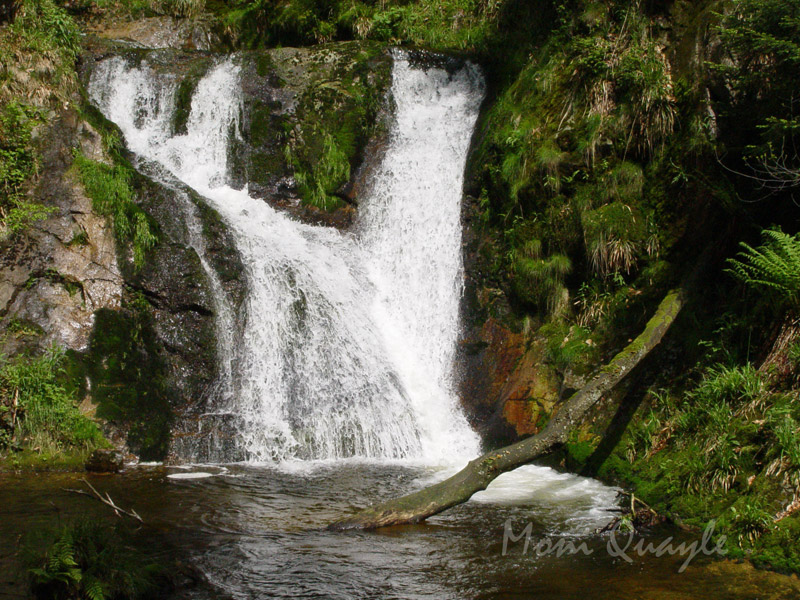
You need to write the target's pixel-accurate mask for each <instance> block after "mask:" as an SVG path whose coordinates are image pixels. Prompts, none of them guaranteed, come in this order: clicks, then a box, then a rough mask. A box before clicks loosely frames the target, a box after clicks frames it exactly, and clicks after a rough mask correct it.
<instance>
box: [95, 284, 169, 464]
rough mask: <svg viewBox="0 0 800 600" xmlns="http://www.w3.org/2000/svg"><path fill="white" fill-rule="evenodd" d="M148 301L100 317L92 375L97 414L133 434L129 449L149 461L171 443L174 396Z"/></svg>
mask: <svg viewBox="0 0 800 600" xmlns="http://www.w3.org/2000/svg"><path fill="white" fill-rule="evenodd" d="M143 303H146V300H143V299H138V300H134V301H133V302H131V303H129V308H127V309H122V310H109V309H101V310H100V311H98V312H97V313H95V324H94V328H93V330H92V337H91V341H90V344H89V358H88V363H89V366H88V373H89V376H90V379H91V382H92V385H91V393H92V400H93V401H94V403H95V404H96V405H97V407H98V408H97V415H98V416H99V417H101V418H103V419H106V420H108V421H111V422H112V423H114V424H116V425H117V426H119V427H121V428H123V429H124V430H127V431H128V445H129V446H130V448H131V449H132V450H133V451H134V452H136V453H137V454H138V455H139V456H140V457H141V458H142V459H143V460H158V459H162V458H163V457H164V456H165V455H166V452H167V449H168V444H169V435H170V423H171V421H172V410H171V406H170V398H171V394H170V391H169V388H168V385H167V375H166V366H165V363H164V361H163V359H162V358H161V356H160V355H159V354H158V351H157V343H156V336H155V332H154V330H153V327H152V322H151V319H150V317H149V315H148V313H147V310H146V308H145V307H144V306H142V304H143ZM137 305H138V306H137Z"/></svg>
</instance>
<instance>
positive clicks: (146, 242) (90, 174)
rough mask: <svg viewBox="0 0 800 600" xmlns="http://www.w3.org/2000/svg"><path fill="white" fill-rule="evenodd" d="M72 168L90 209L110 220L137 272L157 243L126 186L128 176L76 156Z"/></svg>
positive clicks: (123, 170)
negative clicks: (108, 217) (130, 254)
mask: <svg viewBox="0 0 800 600" xmlns="http://www.w3.org/2000/svg"><path fill="white" fill-rule="evenodd" d="M75 166H76V167H77V170H78V173H79V175H80V179H81V183H83V186H84V187H85V188H86V193H87V194H88V195H89V197H90V198H91V199H92V208H93V209H94V210H95V211H97V212H98V213H99V214H101V215H107V216H110V217H111V218H112V220H113V223H114V233H115V234H116V237H117V241H118V242H119V243H120V244H125V243H130V244H131V246H132V249H133V263H134V266H135V267H136V268H139V267H141V266H142V264H144V259H145V256H146V254H147V251H148V250H150V249H151V248H153V246H155V244H156V242H157V241H158V237H157V236H156V231H155V226H154V225H153V224H152V223H151V221H150V219H149V218H148V216H147V213H145V212H144V211H143V210H142V209H141V208H139V206H138V205H137V204H136V202H135V201H134V197H135V194H134V191H133V190H132V189H131V187H130V184H129V179H130V172H129V171H128V169H126V168H125V167H124V166H121V165H114V166H109V165H106V164H104V163H100V162H97V161H94V160H90V159H88V158H86V157H85V156H83V155H82V154H81V153H80V152H76V153H75Z"/></svg>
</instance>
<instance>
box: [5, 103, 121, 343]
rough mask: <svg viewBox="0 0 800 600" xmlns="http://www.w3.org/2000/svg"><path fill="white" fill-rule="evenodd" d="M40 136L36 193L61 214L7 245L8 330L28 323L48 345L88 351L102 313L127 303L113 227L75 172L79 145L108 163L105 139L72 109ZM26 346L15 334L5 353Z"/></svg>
mask: <svg viewBox="0 0 800 600" xmlns="http://www.w3.org/2000/svg"><path fill="white" fill-rule="evenodd" d="M38 135H39V137H40V144H41V146H42V149H43V156H42V168H41V173H42V175H41V179H40V181H39V184H38V186H37V188H36V190H35V195H36V196H37V198H38V199H39V201H41V202H42V203H43V204H45V205H46V206H49V207H51V208H52V210H53V212H52V215H51V216H50V218H48V219H47V220H45V221H41V222H39V223H38V224H36V225H35V226H34V227H33V229H32V230H31V231H30V233H29V234H28V235H27V236H24V237H23V236H17V237H16V238H13V239H11V240H7V241H6V242H4V243H3V245H4V248H3V249H2V252H0V326H5V327H8V326H9V325H10V324H11V323H12V322H14V323H17V324H24V325H26V326H27V327H28V328H31V327H32V328H33V329H35V330H38V331H40V332H43V333H42V335H41V336H40V338H39V340H38V343H39V345H41V346H43V347H44V346H49V345H51V344H53V343H56V344H59V345H62V346H64V347H65V348H68V349H71V350H76V351H84V350H86V349H87V347H88V345H89V337H90V333H91V329H92V325H93V314H94V312H95V311H96V310H98V309H100V308H118V307H119V306H120V304H121V301H122V288H123V278H122V275H121V273H120V270H119V268H118V266H117V255H116V250H115V243H114V233H113V228H112V227H111V226H110V224H109V223H108V222H107V221H106V219H105V218H104V217H101V216H99V215H97V214H95V213H94V212H93V210H92V201H91V200H90V199H89V198H88V197H87V196H86V194H85V193H84V191H83V188H82V187H81V185H80V183H79V182H78V180H77V178H76V176H75V174H74V173H73V172H71V171H70V170H69V167H70V165H71V163H72V148H73V147H74V145H76V141H77V143H78V145H79V146H80V148H81V151H82V152H83V153H84V154H85V155H86V156H90V157H95V158H96V159H101V158H103V148H102V141H101V139H100V136H99V135H98V133H97V132H96V131H95V130H94V129H93V128H92V127H91V126H90V125H89V124H88V123H86V122H84V121H82V120H80V119H79V117H78V115H77V113H75V112H74V111H69V110H68V111H65V112H63V113H62V114H61V115H60V117H59V118H58V119H57V120H55V122H54V123H53V124H52V125H51V126H49V127H48V128H47V130H40V131H39V132H38ZM12 329H13V327H12ZM25 341H26V340H25V339H24V337H19V338H17V337H14V336H12V337H11V338H9V339H8V340H7V344H6V347H5V349H4V350H5V351H6V352H9V353H13V352H15V351H16V350H17V349H18V348H19V346H20V345H21V344H24V343H25Z"/></svg>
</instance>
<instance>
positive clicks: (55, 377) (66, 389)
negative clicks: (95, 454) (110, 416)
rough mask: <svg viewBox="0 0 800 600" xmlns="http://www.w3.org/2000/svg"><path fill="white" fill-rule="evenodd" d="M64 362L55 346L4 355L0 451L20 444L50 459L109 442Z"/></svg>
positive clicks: (0, 374) (0, 388) (0, 364)
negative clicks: (81, 402)
mask: <svg viewBox="0 0 800 600" xmlns="http://www.w3.org/2000/svg"><path fill="white" fill-rule="evenodd" d="M65 363H66V358H65V353H64V351H63V350H61V349H59V348H57V347H53V348H51V349H49V350H48V351H46V352H45V353H44V354H42V355H41V356H38V357H30V356H24V355H20V356H17V357H15V358H8V357H0V452H3V453H8V451H9V450H10V449H12V446H13V447H19V448H22V449H26V450H28V451H30V452H32V453H34V452H35V453H37V455H38V457H39V458H40V459H41V461H42V462H44V463H46V462H48V461H50V462H53V461H54V460H56V461H57V460H58V457H59V456H60V455H61V454H70V453H78V454H81V455H83V454H85V453H87V452H88V451H90V450H92V449H93V448H97V447H106V446H107V445H108V442H107V441H106V440H105V438H104V437H103V434H102V433H101V432H100V429H99V428H98V426H97V425H96V424H95V423H94V422H93V421H91V420H90V419H88V418H87V417H86V416H84V415H83V414H82V413H81V412H80V410H79V409H78V407H77V402H78V398H77V395H76V393H75V391H74V390H73V389H70V387H71V386H70V384H69V382H67V381H65V379H66V371H65V368H64V367H65ZM15 460H16V459H12V462H14V461H15Z"/></svg>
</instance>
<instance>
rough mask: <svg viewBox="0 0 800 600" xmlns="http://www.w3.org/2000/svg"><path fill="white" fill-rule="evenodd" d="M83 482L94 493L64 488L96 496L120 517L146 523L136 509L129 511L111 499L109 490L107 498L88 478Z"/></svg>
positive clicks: (92, 496)
mask: <svg viewBox="0 0 800 600" xmlns="http://www.w3.org/2000/svg"><path fill="white" fill-rule="evenodd" d="M83 482H84V483H85V484H86V485H87V486H89V489H90V490H92V492H94V493H92V494H90V493H89V492H87V491H84V490H74V489H70V488H64V490H65V491H67V492H72V493H74V494H80V495H81V496H88V497H89V498H94V499H95V500H99V501H100V502H102V503H103V504H105V505H106V506H110V507H111V509H112V510H113V511H114V514H115V515H117V516H118V517H122V515H125V516H126V517H130V518H131V519H136V520H137V521H139V523H144V521H143V520H142V517H140V516H139V515H138V514H137V513H136V511H135V510H133V509H131V510H130V511H127V510H125V509H124V508H120V507H119V506H117V505H116V504H114V501H113V500H112V499H111V496H110V495H109V494H108V492H106V496H105V498H103V496H102V494H100V492H98V491H97V490H96V489H95V488H94V486H93V485H92V484H91V483H89V480H88V479H86V478H84V479H83Z"/></svg>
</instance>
